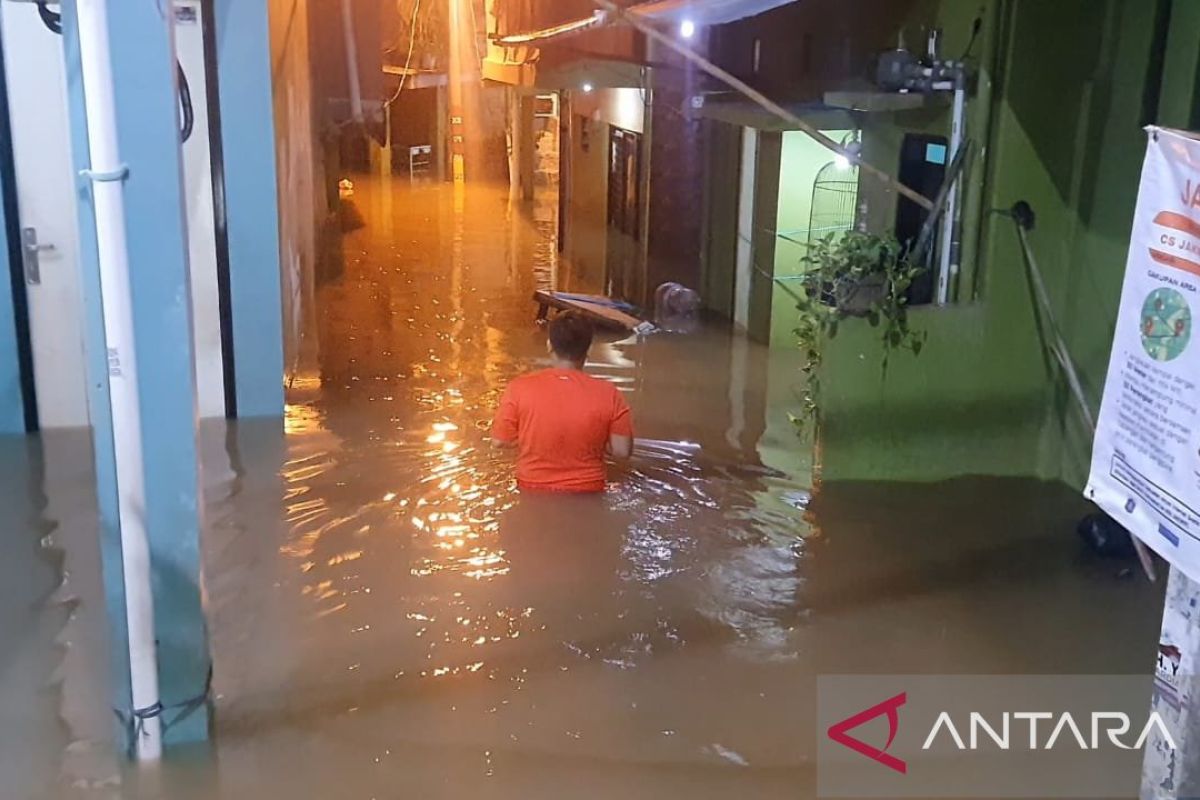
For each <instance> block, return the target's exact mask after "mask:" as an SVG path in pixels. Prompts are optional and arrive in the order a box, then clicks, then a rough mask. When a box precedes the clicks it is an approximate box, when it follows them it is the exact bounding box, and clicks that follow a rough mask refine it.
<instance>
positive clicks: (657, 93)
mask: <svg viewBox="0 0 1200 800" xmlns="http://www.w3.org/2000/svg"><path fill="white" fill-rule="evenodd" d="M687 88H688V86H687V82H686V80H685V83H684V84H683V85H682V86H665V85H656V86H655V89H654V105H653V109H652V115H653V134H652V136H651V137H650V198H649V202H650V209H649V215H650V226H649V236H650V240H649V242H648V243H647V244H648V246H649V250H648V256H649V258H648V262H647V266H646V271H647V280H646V287H647V290H648V291H649V292H650V293H651V294H653V292H654V290H655V289H656V288H657V287H658V286H660V285H661V284H663V283H666V282H667V281H675V282H676V283H681V284H683V285H684V286H688V287H690V288H692V289H697V290H699V289H700V288H701V284H702V282H703V278H702V268H701V256H700V245H701V241H702V239H703V233H702V227H703V213H702V212H703V204H704V152H705V146H704V132H705V127H704V125H703V124H701V122H700V121H699V120H696V119H689V118H686V117H684V116H683V114H682V112H681V111H680V109H682V108H683V106H684V98H685V96H686V94H687Z"/></svg>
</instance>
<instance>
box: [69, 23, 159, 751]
mask: <svg viewBox="0 0 1200 800" xmlns="http://www.w3.org/2000/svg"><path fill="white" fill-rule="evenodd" d="M107 6H108V0H79V2H78V15H79V52H80V61H81V62H82V74H83V88H84V104H85V107H86V109H87V126H88V153H89V156H90V161H91V172H92V173H94V175H96V176H104V175H108V176H110V177H111V176H112V175H114V174H117V173H118V172H119V171H121V170H123V169H124V166H123V165H122V164H121V158H120V155H119V152H118V147H117V121H116V114H115V101H114V95H113V76H112V59H111V52H110V49H109V40H108V8H107ZM92 197H93V202H94V204H95V210H96V242H97V245H98V248H99V260H100V292H101V298H102V300H103V304H104V336H105V340H106V344H107V347H108V372H109V394H110V399H111V403H112V433H113V449H114V451H115V455H116V467H117V491H118V498H119V502H118V511H119V518H120V524H121V560H122V564H123V565H124V568H125V616H126V621H127V623H128V626H129V634H128V635H129V675H130V683H131V688H132V693H133V707H134V708H135V709H149V708H155V707H157V705H158V702H159V694H158V652H157V646H156V644H155V641H154V598H153V596H152V594H151V580H150V544H149V540H148V539H147V536H146V487H145V470H144V465H143V462H142V421H141V408H140V403H139V399H138V391H137V375H138V372H137V354H136V352H135V350H134V335H133V301H132V298H131V289H130V280H129V254H128V251H127V248H126V241H125V197H124V185H123V182H122V181H120V180H93V184H92ZM140 730H141V735H139V736H138V737H137V743H136V745H137V756H138V758H139V759H141V760H144V761H152V760H156V759H158V758H159V756H160V755H161V754H162V727H161V724H160V720H159V718H158V717H157V716H153V717H150V718H149V719H146V720H144V721H143V722H142V723H141V726H140Z"/></svg>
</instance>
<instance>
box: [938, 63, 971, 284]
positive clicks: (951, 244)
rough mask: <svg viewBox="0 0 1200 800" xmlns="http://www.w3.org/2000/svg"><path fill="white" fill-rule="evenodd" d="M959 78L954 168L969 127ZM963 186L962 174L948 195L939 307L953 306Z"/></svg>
mask: <svg viewBox="0 0 1200 800" xmlns="http://www.w3.org/2000/svg"><path fill="white" fill-rule="evenodd" d="M963 84H964V81H963V80H962V79H961V78H960V79H959V80H958V81H957V82H956V85H955V89H954V114H953V117H952V119H951V123H950V126H951V127H950V154H949V156H948V158H947V159H946V163H947V164H953V163H954V158H955V157H956V156H957V155H958V151H959V149H960V148H961V147H962V144H963V133H964V132H963V129H964V128H965V127H966V116H967V90H966V86H964V85H963ZM961 185H962V178H961V173H960V174H959V175H957V176H955V178H954V183H953V185H951V187H950V191H949V192H948V193H947V195H946V213H945V214H944V215H943V217H942V249H941V259H940V262H939V264H938V278H937V303H938V305H942V306H944V305H946V303H949V302H950V282H951V281H953V280H954V277H955V273H956V272H957V271H958V260H959V259H958V252H957V251H958V243H957V242H955V241H954V238H955V235H954V234H955V227H956V225H957V222H958V189H959V186H961Z"/></svg>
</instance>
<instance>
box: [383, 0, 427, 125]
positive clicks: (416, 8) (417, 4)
mask: <svg viewBox="0 0 1200 800" xmlns="http://www.w3.org/2000/svg"><path fill="white" fill-rule="evenodd" d="M420 10H421V0H413V13H412V21H411V22H410V23H409V28H410V31H409V33H410V35H409V37H408V55H407V56H406V57H405V59H404V73H403V74H402V75H401V76H400V85H399V86H397V87H396V93H395V94H394V95H392V96H391V98H390V99H389V100H388V101H387V102H386V103H384V106H390V105H391V104H392V103H394V102H396V99H397V98H398V97H400V93H401V92H402V91H404V82H405V81H407V80H408V70H409V67H410V66H411V65H412V57H413V47H415V46H416V44H417V14H418V12H420Z"/></svg>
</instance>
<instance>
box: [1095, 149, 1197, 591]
mask: <svg viewBox="0 0 1200 800" xmlns="http://www.w3.org/2000/svg"><path fill="white" fill-rule="evenodd" d="M1148 130H1149V133H1150V143H1149V147H1148V150H1147V153H1146V162H1145V165H1144V167H1143V169H1142V183H1141V189H1140V192H1139V194H1138V203H1137V212H1136V214H1135V216H1134V223H1133V237H1132V239H1131V242H1130V246H1129V260H1128V262H1127V263H1126V266H1125V283H1124V287H1123V288H1122V291H1121V307H1120V311H1119V312H1118V314H1117V326H1116V333H1115V335H1114V337H1113V346H1112V355H1111V357H1110V360H1109V365H1108V377H1107V379H1106V380H1105V384H1104V400H1103V403H1102V404H1101V407H1100V418H1099V421H1098V423H1097V425H1096V439H1095V444H1094V445H1093V450H1092V468H1091V475H1090V477H1089V479H1088V485H1087V490H1086V494H1087V496H1088V497H1089V498H1091V499H1092V500H1093V501H1094V502H1095V503H1096V504H1097V505H1099V506H1100V507H1101V508H1102V509H1104V511H1106V512H1107V513H1108V514H1109V515H1110V516H1111V517H1112V518H1113V519H1115V520H1117V521H1118V522H1119V523H1121V524H1122V525H1124V526H1125V527H1126V528H1127V529H1129V531H1130V532H1132V533H1133V535H1135V536H1137V537H1138V538H1139V539H1141V540H1142V541H1143V542H1145V543H1146V544H1147V545H1149V546H1150V547H1151V548H1153V549H1154V550H1155V551H1156V552H1158V553H1159V554H1160V555H1161V556H1163V558H1165V559H1167V560H1168V561H1170V562H1171V564H1172V565H1173V566H1175V567H1177V568H1179V569H1181V570H1182V571H1183V572H1184V573H1185V574H1186V575H1188V577H1190V578H1192V579H1193V580H1200V391H1198V390H1197V387H1198V386H1200V341H1197V336H1195V335H1194V333H1193V330H1192V326H1193V324H1194V321H1195V315H1196V314H1197V313H1200V290H1198V288H1197V287H1200V136H1197V135H1196V134H1188V133H1182V132H1179V131H1172V130H1166V129H1162V128H1149V129H1148Z"/></svg>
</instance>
